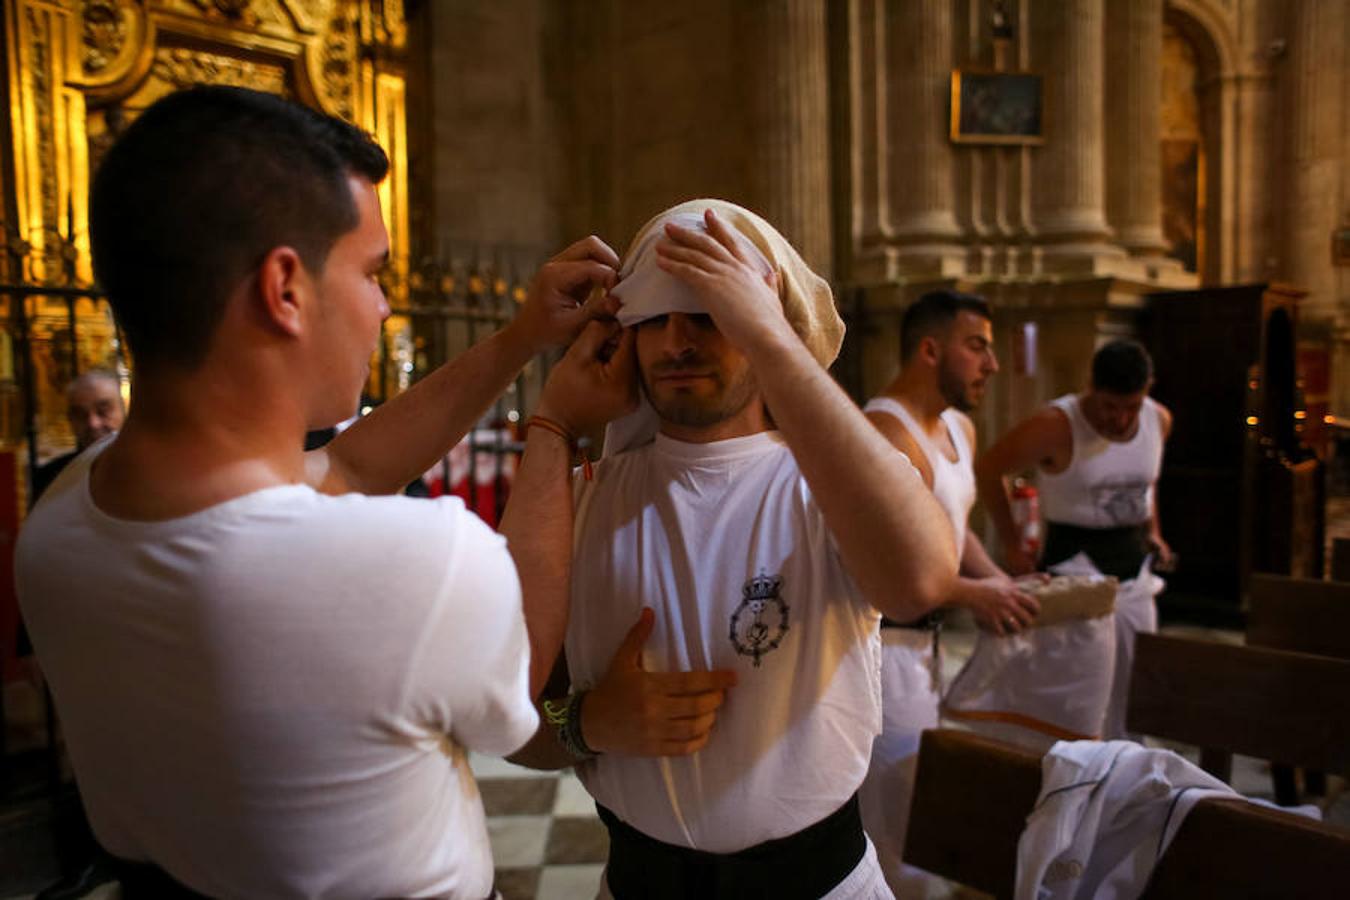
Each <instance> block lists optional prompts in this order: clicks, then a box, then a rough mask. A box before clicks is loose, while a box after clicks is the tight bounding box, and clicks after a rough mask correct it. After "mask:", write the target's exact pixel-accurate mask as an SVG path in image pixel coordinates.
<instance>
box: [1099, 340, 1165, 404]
mask: <svg viewBox="0 0 1350 900" xmlns="http://www.w3.org/2000/svg"><path fill="white" fill-rule="evenodd" d="M1152 380H1153V358H1152V357H1151V356H1149V355H1148V351H1147V350H1145V349H1144V345H1143V344H1141V343H1139V342H1138V341H1131V340H1125V339H1119V340H1114V341H1111V342H1109V343H1106V344H1103V345H1102V346H1101V347H1100V348H1098V350H1097V352H1096V353H1095V354H1094V355H1093V357H1092V387H1093V389H1094V390H1098V391H1106V392H1107V393H1108V394H1137V393H1138V392H1140V391H1142V390H1144V389H1146V388H1147V387H1148V385H1149V382H1150V381H1152Z"/></svg>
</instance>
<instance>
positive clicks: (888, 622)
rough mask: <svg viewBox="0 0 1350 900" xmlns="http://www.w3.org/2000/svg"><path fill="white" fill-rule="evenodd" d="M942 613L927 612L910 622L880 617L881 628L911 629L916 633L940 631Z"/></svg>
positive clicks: (935, 610)
mask: <svg viewBox="0 0 1350 900" xmlns="http://www.w3.org/2000/svg"><path fill="white" fill-rule="evenodd" d="M942 619H943V611H942V610H940V609H934V610H929V611H928V612H927V613H924V614H923V615H922V616H919V618H917V619H915V620H914V621H912V622H897V621H895V620H894V619H889V618H887V617H886V616H882V617H881V627H882V628H913V629H914V630H916V631H939V630H941V629H942Z"/></svg>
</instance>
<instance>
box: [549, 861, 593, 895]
mask: <svg viewBox="0 0 1350 900" xmlns="http://www.w3.org/2000/svg"><path fill="white" fill-rule="evenodd" d="M604 869H605V867H604V866H601V865H590V866H548V867H546V868H545V869H544V871H543V872H542V873H540V875H539V892H538V893H537V894H536V895H535V900H595V894H596V891H597V889H598V888H599V887H600V873H601V872H603V871H604Z"/></svg>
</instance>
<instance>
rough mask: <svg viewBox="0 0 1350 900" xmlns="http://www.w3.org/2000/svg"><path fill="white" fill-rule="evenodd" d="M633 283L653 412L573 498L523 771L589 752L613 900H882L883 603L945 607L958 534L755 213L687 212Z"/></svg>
mask: <svg viewBox="0 0 1350 900" xmlns="http://www.w3.org/2000/svg"><path fill="white" fill-rule="evenodd" d="M621 274H622V278H621V281H620V285H619V286H618V287H617V288H616V289H615V293H616V294H619V295H620V296H621V299H622V301H623V303H624V307H623V309H622V310H621V311H620V313H619V316H620V321H623V322H625V323H627V324H630V325H632V327H633V330H634V331H635V332H636V354H637V361H638V365H639V368H640V371H641V381H642V385H643V392H644V395H645V398H646V400H647V401H648V403H649V404H650V408H646V407H644V409H645V411H646V416H647V417H646V418H645V419H644V417H643V416H644V413H643V411H640V412H639V413H637V414H635V417H634V418H632V419H630V420H626V421H625V422H623V423H620V425H619V426H616V427H612V428H611V430H610V433H609V435H608V436H607V438H606V441H607V445H606V454H607V456H606V458H605V459H604V460H603V461H602V462H601V464H600V465H599V467H597V469H596V471H595V477H594V480H593V481H591V482H589V483H584V484H583V486H582V487H581V488H580V490H579V493H578V498H577V522H576V536H575V554H574V561H573V569H572V572H573V575H572V598H573V599H572V602H573V606H572V621H571V622H570V624H569V626H568V634H567V641H566V663H567V673H566V674H567V675H568V676H570V679H563V681H564V682H565V681H567V680H570V683H571V685H572V692H571V694H570V696H569V697H568V698H567V699H564V698H563V697H562V696H561V694H562V691H563V690H564V689H565V684H564V685H562V686H560V687H559V688H558V692H557V693H554V694H552V696H553V697H554V698H555V699H554V700H553V701H551V702H550V703H548V704H546V705H545V712H546V713H547V714H548V716H549V718H550V720H551V723H552V726H553V727H548V726H545V727H543V728H541V731H540V734H539V736H538V737H537V738H536V740H535V741H533V742H532V743H531V745H530V746H529V747H528V748H527V751H526V752H524V753H522V754H520V755H519V756H518V759H520V761H522V762H525V763H526V764H530V765H536V766H539V767H548V766H554V767H556V766H559V765H566V764H568V763H570V762H577V761H578V760H582V761H581V763H580V765H579V766H578V770H577V771H578V774H579V776H580V777H581V779H582V781H583V782H584V783H585V785H586V787H587V789H588V790H589V791H590V792H591V794H592V795H593V796H594V797H595V798H596V800H597V802H598V804H599V806H600V808H601V817H602V819H603V820H604V821H605V823H606V824H607V825H608V827H609V831H610V838H611V844H610V856H609V861H608V865H607V868H606V876H605V883H604V884H603V886H602V895H608V894H612V896H614V897H617V898H620V900H623V898H627V897H633V896H640V897H700V898H733V897H747V896H764V897H775V898H786V900H792V898H808V897H809V898H818V897H829V898H832V900H835V898H873V897H889V896H890V891H889V889H887V887H886V885H885V881H884V879H883V877H882V876H881V873H880V871H879V869H878V867H877V864H876V858H875V854H874V852H873V851H872V849H871V847H870V845H869V844H868V842H867V840H866V838H865V836H864V834H863V832H862V827H861V822H860V820H859V817H858V812H857V804H856V800H855V794H856V791H857V789H858V786H859V785H860V784H861V783H862V780H863V776H864V775H865V773H866V770H867V759H868V754H869V752H870V750H871V745H872V740H873V738H874V737H875V736H876V734H877V731H878V730H879V728H880V724H881V707H880V696H879V687H880V685H879V680H878V679H879V650H880V646H879V641H878V638H877V623H878V619H879V617H880V613H879V612H878V610H880V611H881V612H884V613H886V614H887V615H889V616H891V617H894V618H897V619H900V620H902V621H908V620H910V619H914V618H917V617H919V616H921V615H923V614H924V613H925V612H927V611H928V610H929V609H931V608H932V607H933V606H935V605H936V604H937V603H938V602H939V601H940V600H941V599H942V598H944V597H945V596H947V594H948V593H949V591H950V587H951V581H952V579H953V577H954V575H955V570H956V554H955V547H954V544H953V541H952V538H951V529H950V528H948V527H945V525H941V524H939V523H942V522H943V521H944V516H943V513H942V510H941V508H940V507H939V506H938V504H937V503H936V501H935V500H934V499H933V497H932V495H931V494H930V493H929V492H928V491H927V490H925V489H924V487H923V482H922V480H921V479H920V477H919V476H918V474H917V472H916V471H915V469H914V467H913V466H911V465H910V464H909V462H908V461H907V460H906V459H905V457H904V456H903V455H902V454H900V453H898V452H896V450H895V448H894V447H892V446H891V445H890V444H888V443H887V442H886V441H885V439H884V438H882V436H881V435H880V433H879V432H877V430H876V429H875V428H873V427H872V426H871V425H870V424H869V423H868V422H867V420H866V418H864V417H863V415H862V414H861V412H860V411H859V410H858V409H857V407H855V406H854V405H853V404H852V403H850V402H849V401H848V399H847V397H846V396H845V395H844V393H843V392H842V391H841V390H840V389H839V387H838V386H837V385H836V384H835V383H834V382H833V381H832V380H831V379H830V377H829V375H828V373H827V372H826V370H825V365H827V364H828V363H829V361H830V360H832V359H833V357H834V355H835V353H837V351H838V347H839V343H840V341H841V340H842V332H843V329H842V323H841V322H840V321H839V318H838V315H837V313H836V312H835V309H834V304H833V300H832V297H831V295H830V291H829V287H828V285H827V284H826V283H825V282H824V281H823V280H822V279H820V278H819V277H818V276H816V275H815V274H814V273H813V272H811V271H810V269H809V268H808V267H807V266H806V265H805V263H804V262H803V261H802V260H801V258H800V257H799V256H798V255H797V253H796V251H795V250H793V249H792V248H791V246H790V245H789V244H788V243H787V242H786V241H785V240H784V239H783V238H782V237H781V236H780V235H779V234H778V233H777V232H776V231H775V230H774V229H773V228H772V227H771V226H769V225H768V224H767V223H765V222H764V221H763V220H762V219H760V218H759V217H758V216H755V215H754V214H753V213H750V212H748V211H746V210H744V209H741V208H740V207H736V206H734V205H732V204H729V203H725V202H721V201H708V200H700V201H692V202H690V203H687V204H684V205H682V206H678V207H675V208H674V209H672V210H668V211H667V212H665V213H663V214H661V215H660V216H658V217H657V218H656V219H654V220H652V222H650V223H648V225H647V226H646V227H645V228H644V229H643V230H642V231H640V232H639V234H638V236H637V237H636V238H635V239H634V242H633V245H632V247H631V248H630V250H629V253H628V255H627V257H626V260H625V264H624V268H623V269H622V272H621ZM644 426H645V427H644ZM653 432H654V434H653ZM616 451H617V452H616ZM635 621H636V623H637V624H636V625H634V624H633V623H634V622H635ZM592 754H594V755H592Z"/></svg>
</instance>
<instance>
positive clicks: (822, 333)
mask: <svg viewBox="0 0 1350 900" xmlns="http://www.w3.org/2000/svg"><path fill="white" fill-rule="evenodd" d="M708 209H711V210H713V211H714V212H716V213H717V215H718V216H719V217H720V218H721V219H722V220H723V221H725V222H727V223H728V224H730V225H731V227H732V228H733V229H734V234H735V237H736V240H737V242H738V243H739V244H740V245H741V247H742V248H743V249H744V250H745V251H746V253H745V256H746V257H747V258H748V259H749V260H750V263H751V264H752V265H754V266H755V267H756V268H758V269H760V271H761V272H762V273H763V274H765V275H768V274H769V273H770V272H773V273H775V274H777V276H778V296H779V299H780V300H781V301H782V303H783V314H784V316H785V317H786V318H787V320H788V324H789V325H791V326H792V330H793V331H795V332H796V333H797V336H798V337H800V338H801V339H802V343H803V344H805V345H806V348H807V349H808V350H810V351H811V355H812V356H814V357H815V358H816V360H817V361H818V362H819V363H820V364H821V366H822V367H829V365H830V364H831V363H833V362H834V360H835V357H836V356H838V355H839V348H840V346H841V345H842V344H843V342H844V322H843V320H842V319H841V318H839V312H838V310H836V309H835V306H834V295H833V293H831V291H830V285H829V282H827V281H826V280H825V279H824V278H821V277H820V276H819V275H817V274H816V273H815V272H813V271H812V270H811V267H810V266H808V265H807V264H806V261H805V260H803V259H802V258H801V254H799V253H798V252H797V251H796V249H795V248H794V247H793V246H792V245H791V244H790V243H788V241H787V238H785V237H783V236H782V235H781V234H779V233H778V231H777V229H775V228H774V227H773V226H772V225H770V224H769V223H768V222H766V221H764V220H763V219H761V218H760V217H759V216H757V215H755V214H754V213H752V212H750V210H748V209H745V208H744V207H741V206H737V205H736V204H734V203H730V202H728V201H726V200H713V199H703V200H689V201H686V202H684V203H681V204H679V205H678V206H674V207H671V208H670V209H668V210H666V211H665V212H663V213H660V214H659V215H657V216H656V217H654V218H653V219H651V220H650V221H649V222H647V224H646V225H643V226H642V227H641V228H640V229H638V233H637V235H636V236H635V237H634V238H633V241H632V243H631V244H629V245H628V250H627V252H625V253H624V258H623V265H622V266H621V267H620V269H619V283H618V284H617V285H616V286H615V287H614V288H613V289H612V290H611V291H610V293H611V294H612V295H613V296H615V297H617V298H619V299H620V300H622V301H623V308H622V309H620V310H619V314H618V318H619V323H620V324H621V325H624V326H625V327H627V326H630V325H635V324H637V323H639V322H642V321H644V320H646V319H650V318H652V317H653V316H660V315H666V314H668V313H674V312H681V313H702V312H705V311H706V310H705V309H704V308H703V304H702V303H701V302H700V301H699V298H698V295H697V293H695V291H694V290H693V289H692V288H690V287H689V286H688V285H686V284H685V283H684V282H682V281H680V280H679V279H678V278H676V277H675V276H673V275H671V274H669V273H668V272H666V271H665V270H663V269H661V268H660V267H659V266H658V265H657V264H656V243H657V241H658V240H659V239H660V238H661V236H662V235H663V234H664V233H665V225H666V223H668V222H673V223H675V224H676V225H679V226H681V227H683V228H689V229H693V230H698V231H704V232H706V231H707V225H706V224H705V222H704V219H703V214H704V211H705V210H708ZM659 425H660V422H659V420H658V419H657V416H656V411H655V410H653V409H652V407H651V404H650V403H648V402H647V399H646V397H643V398H642V400H641V401H640V403H639V406H638V409H637V410H635V411H634V412H632V413H630V414H629V415H627V416H625V417H623V418H622V419H618V420H616V421H614V422H612V423H610V426H609V428H608V429H607V430H606V432H605V455H606V456H612V455H614V454H616V453H622V452H623V451H625V450H631V449H634V448H636V447H640V446H642V445H643V444H646V443H648V442H650V441H651V440H652V438H653V437H654V436H655V434H656V431H657V428H658V427H659Z"/></svg>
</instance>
